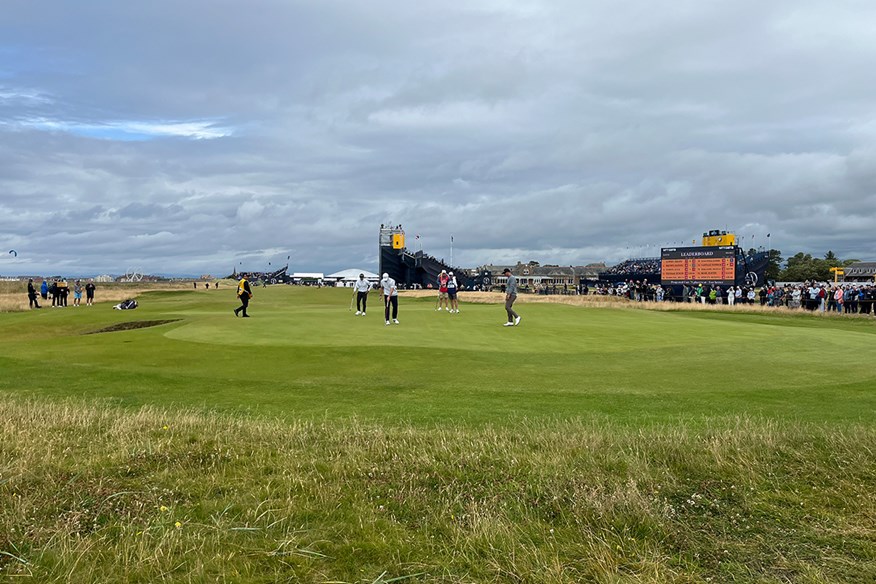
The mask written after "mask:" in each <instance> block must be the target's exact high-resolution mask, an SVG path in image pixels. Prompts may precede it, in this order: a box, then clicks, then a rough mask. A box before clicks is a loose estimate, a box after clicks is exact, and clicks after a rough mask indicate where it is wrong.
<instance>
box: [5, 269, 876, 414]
mask: <svg viewBox="0 0 876 584" xmlns="http://www.w3.org/2000/svg"><path fill="white" fill-rule="evenodd" d="M462 297H463V299H464V295H462ZM140 304H141V307H140V308H139V309H137V310H135V311H114V310H111V309H110V307H109V305H106V304H98V305H96V306H95V307H92V308H87V307H82V308H73V307H68V308H66V309H55V310H52V309H44V310H42V311H33V312H27V313H9V314H4V315H2V316H0V335H2V336H0V344H2V353H0V355H2V357H0V365H2V370H3V371H4V375H3V377H2V379H0V391H4V392H15V393H26V394H31V395H39V396H47V397H53V398H57V397H64V396H77V397H87V398H103V399H110V400H112V401H114V402H120V403H123V404H132V405H139V404H144V403H156V404H160V405H163V406H167V405H170V404H174V405H185V406H197V407H207V408H220V409H234V410H241V411H246V412H253V413H259V414H269V415H277V416H281V417H290V418H292V417H324V416H328V417H330V418H331V417H335V416H340V417H347V416H359V417H365V418H375V419H379V420H385V421H394V420H405V421H412V422H415V423H443V422H446V421H448V420H453V421H457V422H470V423H485V422H487V423H497V424H502V423H506V422H508V421H509V420H519V419H520V418H522V417H528V418H529V417H543V416H549V417H556V418H566V417H581V416H596V417H599V418H606V419H610V420H614V421H620V422H625V423H631V424H643V423H650V422H654V421H664V420H666V419H667V418H672V419H683V420H692V421H696V420H700V419H702V418H704V417H714V416H737V415H764V416H768V417H776V418H794V419H805V420H820V421H825V422H848V421H858V420H868V419H871V418H872V416H873V415H874V413H876V368H874V367H873V365H872V364H873V363H874V362H876V346H874V345H876V344H874V342H873V341H874V340H876V337H874V334H876V326H874V324H873V322H872V321H865V320H863V319H823V318H814V317H812V316H811V315H795V316H786V315H784V316H783V315H746V314H727V313H724V314H715V313H705V312H657V311H647V310H616V309H610V308H586V307H576V306H566V305H552V304H520V305H519V306H518V312H520V314H521V315H522V317H523V320H522V322H521V324H520V326H518V327H513V328H511V327H503V326H501V325H502V323H503V322H504V310H503V308H502V306H500V305H487V304H467V303H465V302H464V301H463V303H462V304H461V312H460V314H448V313H446V312H444V311H441V312H436V311H435V303H434V300H433V299H410V298H404V297H402V298H401V300H400V311H399V320H400V321H401V324H399V325H391V326H384V324H383V314H382V308H383V307H382V303H381V299H380V296H379V295H377V294H376V293H374V294H372V295H371V298H370V304H371V307H370V311H369V314H368V316H366V317H357V316H354V314H353V313H352V312H351V311H350V310H349V306H350V292H349V291H348V290H338V289H315V288H293V287H283V286H279V287H272V288H267V289H262V288H259V289H256V290H255V297H254V299H253V301H252V303H251V305H250V313H251V314H252V318H249V319H243V318H235V317H234V315H233V314H232V312H231V311H232V309H233V308H234V307H235V306H236V305H237V304H236V301H235V299H234V292H233V290H230V289H225V290H210V291H178V292H154V293H148V294H145V295H144V296H142V297H141V299H140ZM172 319H179V320H177V321H176V322H172V323H166V324H161V325H159V326H154V327H149V328H139V329H132V330H123V331H117V332H104V333H99V334H83V333H88V332H94V331H98V330H100V329H103V328H105V327H108V326H111V325H114V324H119V323H125V322H129V321H145V320H172Z"/></svg>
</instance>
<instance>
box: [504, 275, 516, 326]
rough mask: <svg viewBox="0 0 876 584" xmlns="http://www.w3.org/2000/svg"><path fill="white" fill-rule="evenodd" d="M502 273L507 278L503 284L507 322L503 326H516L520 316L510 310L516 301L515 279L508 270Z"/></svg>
mask: <svg viewBox="0 0 876 584" xmlns="http://www.w3.org/2000/svg"><path fill="white" fill-rule="evenodd" d="M503 273H504V274H505V276H506V277H507V278H508V281H507V282H505V312H507V313H508V322H506V323H505V324H504V325H503V326H517V325H518V324H520V315H519V314H517V313H516V312H514V309H513V308H512V307H513V306H514V301H515V300H517V278H515V277H514V274H512V273H511V269H510V268H505V271H504V272H503Z"/></svg>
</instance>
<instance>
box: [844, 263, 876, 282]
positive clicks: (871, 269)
mask: <svg viewBox="0 0 876 584" xmlns="http://www.w3.org/2000/svg"><path fill="white" fill-rule="evenodd" d="M874 279H876V262H858V263H856V264H852V265H850V266H847V267H846V268H845V275H844V276H843V281H844V282H873V281H874Z"/></svg>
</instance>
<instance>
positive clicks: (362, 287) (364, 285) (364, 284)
mask: <svg viewBox="0 0 876 584" xmlns="http://www.w3.org/2000/svg"><path fill="white" fill-rule="evenodd" d="M353 290H355V291H356V292H368V291H369V290H371V282H369V281H368V280H366V279H365V278H362V279H361V280H356V281H355V282H354V283H353Z"/></svg>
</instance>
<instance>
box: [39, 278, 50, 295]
mask: <svg viewBox="0 0 876 584" xmlns="http://www.w3.org/2000/svg"><path fill="white" fill-rule="evenodd" d="M40 296H42V297H43V300H48V299H49V283H48V282H46V279H45V278H43V283H42V284H40Z"/></svg>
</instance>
